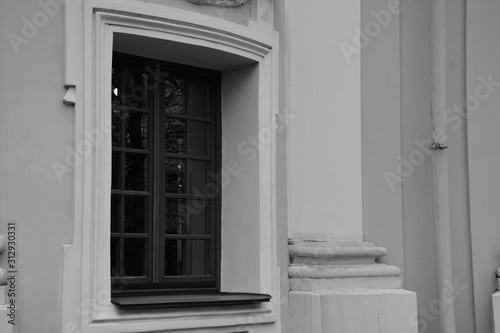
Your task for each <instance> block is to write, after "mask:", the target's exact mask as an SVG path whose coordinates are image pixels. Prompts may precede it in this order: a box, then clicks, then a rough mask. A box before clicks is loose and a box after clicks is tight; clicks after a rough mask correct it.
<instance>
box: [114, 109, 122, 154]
mask: <svg viewBox="0 0 500 333" xmlns="http://www.w3.org/2000/svg"><path fill="white" fill-rule="evenodd" d="M111 126H112V132H111V142H112V144H113V147H120V146H121V139H122V138H121V136H122V132H121V128H122V116H121V111H120V110H113V112H112V115H111Z"/></svg>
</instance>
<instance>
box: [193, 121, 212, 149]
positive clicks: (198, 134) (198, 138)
mask: <svg viewBox="0 0 500 333" xmlns="http://www.w3.org/2000/svg"><path fill="white" fill-rule="evenodd" d="M207 127H208V126H207V124H205V123H202V122H199V121H191V125H190V129H189V136H190V138H189V154H192V155H201V156H207V153H208V151H209V150H208V147H207V146H208V142H209V141H210V140H207Z"/></svg>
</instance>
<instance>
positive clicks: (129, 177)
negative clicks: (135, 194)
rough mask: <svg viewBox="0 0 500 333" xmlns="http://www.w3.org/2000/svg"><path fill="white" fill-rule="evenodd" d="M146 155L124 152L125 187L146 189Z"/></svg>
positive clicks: (132, 189)
mask: <svg viewBox="0 0 500 333" xmlns="http://www.w3.org/2000/svg"><path fill="white" fill-rule="evenodd" d="M148 169H149V164H148V156H147V155H144V154H132V153H130V154H125V189H126V190H131V191H147V190H148V179H149V177H148Z"/></svg>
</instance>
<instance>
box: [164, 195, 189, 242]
mask: <svg viewBox="0 0 500 333" xmlns="http://www.w3.org/2000/svg"><path fill="white" fill-rule="evenodd" d="M185 221H186V200H183V199H166V200H165V233H166V234H171V235H172V234H173V235H180V234H185V233H186V231H185Z"/></svg>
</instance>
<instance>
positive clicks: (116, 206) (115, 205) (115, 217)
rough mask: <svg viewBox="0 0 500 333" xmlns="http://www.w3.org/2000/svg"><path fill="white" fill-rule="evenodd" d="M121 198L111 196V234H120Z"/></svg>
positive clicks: (115, 195)
mask: <svg viewBox="0 0 500 333" xmlns="http://www.w3.org/2000/svg"><path fill="white" fill-rule="evenodd" d="M120 206H121V205H120V196H119V195H118V194H111V232H120V229H121V228H120V227H119V225H120Z"/></svg>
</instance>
